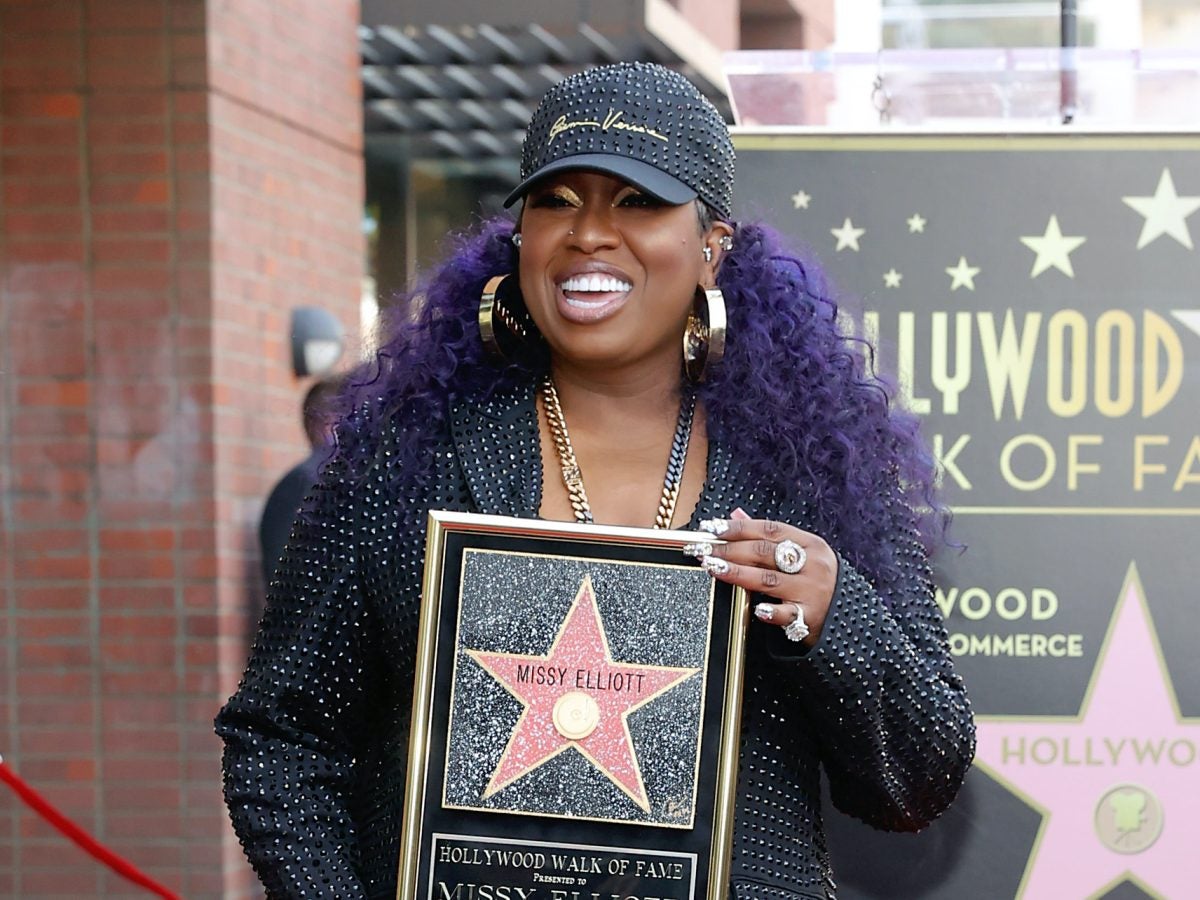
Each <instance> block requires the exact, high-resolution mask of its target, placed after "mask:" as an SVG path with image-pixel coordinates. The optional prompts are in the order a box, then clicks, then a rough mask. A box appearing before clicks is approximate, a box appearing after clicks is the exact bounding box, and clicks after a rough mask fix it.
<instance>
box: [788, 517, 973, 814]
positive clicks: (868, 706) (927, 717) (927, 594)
mask: <svg viewBox="0 0 1200 900" xmlns="http://www.w3.org/2000/svg"><path fill="white" fill-rule="evenodd" d="M901 540H902V543H901V544H900V546H899V556H900V558H901V560H902V567H903V571H904V577H903V579H902V583H901V584H900V585H899V586H898V587H897V588H896V589H894V590H893V592H892V593H891V595H890V596H889V597H888V599H887V601H886V602H885V601H884V600H883V599H882V598H881V597H880V596H879V595H878V593H877V592H876V591H875V589H874V588H873V587H872V585H871V584H870V583H869V582H868V581H867V579H866V578H865V577H864V576H863V575H862V574H860V573H859V572H858V571H856V570H855V569H854V568H853V567H852V566H851V565H850V564H849V563H848V562H847V561H846V560H845V559H840V560H839V564H840V565H839V574H838V583H837V587H836V589H835V592H834V598H833V603H832V605H831V607H830V611H829V616H828V618H827V619H826V621H825V625H824V628H823V629H822V633H821V637H820V640H819V641H818V643H817V644H816V645H815V646H814V647H813V648H812V649H811V651H809V652H808V653H806V654H801V655H796V651H795V650H794V649H792V648H794V647H795V646H796V645H794V644H790V642H788V641H786V640H782V639H781V638H782V633H772V634H770V637H769V640H770V641H771V648H772V656H773V657H775V659H776V660H777V661H778V662H779V664H781V665H783V666H785V667H790V668H793V669H794V677H795V688H796V697H797V700H798V701H799V702H800V703H801V704H803V707H804V709H805V712H806V714H807V715H806V718H807V720H808V722H809V723H810V725H811V728H812V730H813V734H812V739H813V740H814V741H815V742H816V745H817V746H818V748H819V753H820V757H821V762H822V764H823V766H824V768H825V772H826V775H827V776H828V779H829V784H830V791H831V795H832V798H833V801H834V803H835V805H837V807H838V808H839V809H841V810H842V811H843V812H845V813H847V814H849V815H852V816H855V817H856V818H859V819H861V820H863V821H865V822H867V823H868V824H870V825H873V826H875V827H877V828H885V829H889V830H896V831H915V830H918V829H920V828H923V827H924V826H926V825H928V824H929V823H930V822H931V821H932V820H933V819H934V818H936V817H937V816H938V815H939V814H941V812H942V811H943V810H944V809H945V808H946V807H947V806H948V805H949V804H950V801H951V800H953V799H954V796H955V795H956V794H957V793H958V789H959V787H960V786H961V784H962V781H963V778H964V777H965V776H966V772H967V769H968V768H969V766H970V764H971V760H972V758H973V756H974V749H975V726H974V721H973V718H972V714H971V707H970V703H969V701H968V700H967V696H966V692H965V688H964V685H963V682H962V679H961V678H960V677H959V675H958V674H957V673H956V672H955V671H954V667H953V664H952V662H951V657H950V652H949V647H948V644H947V639H946V631H945V626H944V624H943V622H942V618H941V614H940V611H939V610H938V608H937V606H936V604H935V603H934V601H933V596H932V594H933V586H932V577H931V573H930V570H929V567H928V564H927V563H926V557H925V552H924V550H923V548H922V547H921V546H920V544H919V542H918V541H917V538H916V536H915V535H914V534H912V533H911V531H910V532H907V533H906V534H904V536H903V537H902V538H901ZM772 631H773V632H778V629H773V630H772ZM789 645H790V646H789Z"/></svg>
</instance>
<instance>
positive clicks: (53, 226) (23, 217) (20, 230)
mask: <svg viewBox="0 0 1200 900" xmlns="http://www.w3.org/2000/svg"><path fill="white" fill-rule="evenodd" d="M4 227H5V229H6V230H7V231H8V233H9V234H20V235H22V236H24V235H57V236H60V237H61V236H63V235H70V234H82V232H83V212H82V210H63V211H59V210H54V211H49V212H12V211H11V210H10V211H9V212H8V214H7V215H6V216H5V217H4Z"/></svg>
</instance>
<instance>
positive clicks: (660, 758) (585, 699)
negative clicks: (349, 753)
mask: <svg viewBox="0 0 1200 900" xmlns="http://www.w3.org/2000/svg"><path fill="white" fill-rule="evenodd" d="M696 540H709V541H712V540H715V539H714V538H712V537H711V536H709V535H700V534H695V533H691V532H682V531H665V530H653V529H644V528H623V527H615V526H597V525H578V524H575V523H565V522H547V521H542V520H533V519H515V518H508V517H502V516H489V515H479V514H473V513H453V512H440V511H435V512H431V513H430V516H429V531H428V536H427V541H426V556H425V577H424V583H423V593H422V603H421V621H420V630H419V637H418V646H417V660H416V672H415V682H414V692H413V712H412V725H411V732H410V740H409V756H408V782H407V789H406V791H407V792H406V797H405V808H404V827H403V833H402V838H401V851H400V860H399V882H398V892H397V896H398V897H401V898H404V900H416V898H428V900H447V898H449V900H468V898H477V897H482V896H484V895H485V894H486V895H488V896H490V897H495V898H506V900H507V898H511V900H520V898H534V897H536V898H539V900H540V898H559V900H591V898H592V895H593V894H595V895H597V896H601V897H609V896H611V895H613V894H617V895H619V896H622V897H625V896H639V897H641V896H661V897H671V898H678V900H682V898H688V900H718V898H724V897H725V895H726V892H727V890H728V882H729V855H730V844H731V839H732V827H733V814H734V801H735V792H736V786H737V763H738V759H737V753H738V737H739V729H740V709H741V683H742V660H743V654H744V647H745V632H746V623H747V617H748V603H747V599H746V596H745V592H744V591H743V590H742V589H741V588H735V587H733V586H730V585H727V584H724V583H722V582H719V581H716V580H715V579H713V578H711V577H710V576H709V575H708V574H707V573H706V572H705V571H704V570H703V569H702V568H701V567H700V566H699V565H698V563H697V562H696V560H694V559H692V558H691V557H688V556H686V555H684V554H683V552H682V550H683V547H684V545H685V544H687V543H690V542H693V541H696Z"/></svg>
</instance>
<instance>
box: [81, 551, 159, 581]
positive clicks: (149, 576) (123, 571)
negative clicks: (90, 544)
mask: <svg viewBox="0 0 1200 900" xmlns="http://www.w3.org/2000/svg"><path fill="white" fill-rule="evenodd" d="M174 576H175V564H174V561H173V560H172V559H171V557H170V556H101V557H100V577H101V578H103V579H106V580H108V579H128V580H131V581H132V580H150V581H162V580H165V579H168V578H173V577H174Z"/></svg>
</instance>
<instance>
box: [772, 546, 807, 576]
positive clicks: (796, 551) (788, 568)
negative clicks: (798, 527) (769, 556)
mask: <svg viewBox="0 0 1200 900" xmlns="http://www.w3.org/2000/svg"><path fill="white" fill-rule="evenodd" d="M806 562H808V552H807V551H806V550H805V549H804V548H803V547H801V546H800V545H799V544H797V543H796V542H795V541H780V542H779V543H778V544H776V545H775V568H777V569H778V570H779V571H780V572H783V573H784V574H785V575H795V574H796V573H797V572H799V571H800V570H801V569H803V568H804V564H805V563H806Z"/></svg>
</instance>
